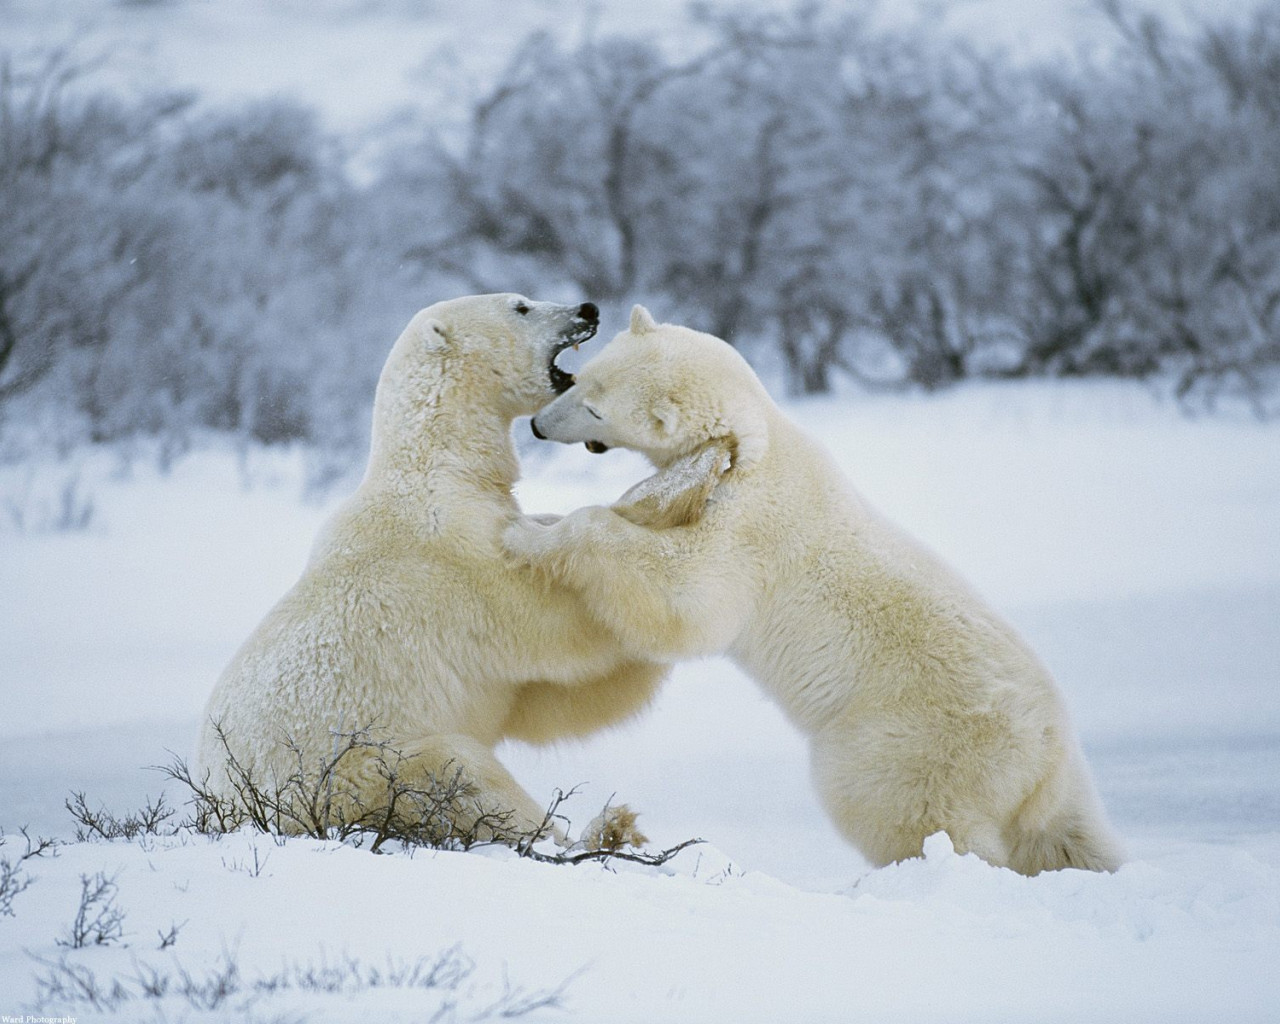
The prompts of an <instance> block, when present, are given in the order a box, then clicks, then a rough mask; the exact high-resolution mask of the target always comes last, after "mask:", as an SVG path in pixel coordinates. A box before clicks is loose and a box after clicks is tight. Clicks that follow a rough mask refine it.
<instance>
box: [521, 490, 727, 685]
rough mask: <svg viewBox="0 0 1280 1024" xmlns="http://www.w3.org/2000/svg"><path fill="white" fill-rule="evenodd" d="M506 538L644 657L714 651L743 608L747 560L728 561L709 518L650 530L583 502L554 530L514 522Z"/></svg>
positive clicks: (525, 559)
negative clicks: (578, 596) (691, 524)
mask: <svg viewBox="0 0 1280 1024" xmlns="http://www.w3.org/2000/svg"><path fill="white" fill-rule="evenodd" d="M503 544H504V545H505V546H506V548H507V551H508V553H509V554H510V555H511V556H512V557H513V558H514V559H516V560H517V561H518V562H521V563H523V564H526V565H530V566H532V567H533V568H534V569H536V570H537V571H539V572H541V573H543V574H545V575H546V576H548V577H549V578H551V579H552V580H554V581H556V582H558V583H560V584H563V585H565V586H567V587H570V588H572V589H574V590H576V591H578V592H579V593H580V594H581V595H582V596H583V599H584V600H585V601H586V604H587V607H588V609H589V611H590V612H591V614H592V615H593V616H594V617H596V618H597V619H599V620H600V621H601V622H603V623H604V624H605V625H606V626H607V627H608V628H609V629H610V630H611V631H612V632H613V633H615V634H616V635H617V636H618V638H619V639H620V640H621V641H622V642H623V644H624V645H625V646H627V647H628V648H629V649H631V650H632V651H633V652H635V653H636V654H637V655H638V656H640V657H646V658H656V659H672V660H676V659H680V658H692V657H699V656H702V655H707V654H716V653H719V652H721V651H723V650H724V649H725V648H726V647H728V645H729V644H730V643H731V642H732V641H733V639H734V638H735V637H736V636H737V635H738V633H739V632H740V630H741V628H742V624H743V622H744V621H745V618H746V616H747V613H748V611H749V600H750V594H751V593H752V588H751V587H750V586H749V585H748V582H747V579H746V577H745V573H744V566H743V565H742V564H741V563H740V562H738V561H735V560H734V559H733V558H732V552H731V551H730V550H729V544H728V540H727V536H726V533H725V531H724V529H723V527H721V528H715V527H713V526H712V525H711V524H708V523H705V522H704V523H701V524H699V525H698V526H695V527H688V528H683V529H669V530H651V529H648V528H646V527H643V526H637V525H635V524H634V523H632V522H629V521H628V520H627V519H624V518H623V517H622V516H621V515H619V514H618V513H616V512H614V511H613V510H612V509H608V508H602V507H599V506H588V507H586V508H581V509H578V510H577V511H575V512H571V513H570V514H569V515H567V516H565V517H564V519H562V520H560V522H558V523H556V524H555V525H553V526H538V525H536V524H534V523H531V522H529V521H527V520H519V521H517V522H516V523H514V524H513V525H512V526H510V527H508V529H507V531H506V533H505V534H504V535H503Z"/></svg>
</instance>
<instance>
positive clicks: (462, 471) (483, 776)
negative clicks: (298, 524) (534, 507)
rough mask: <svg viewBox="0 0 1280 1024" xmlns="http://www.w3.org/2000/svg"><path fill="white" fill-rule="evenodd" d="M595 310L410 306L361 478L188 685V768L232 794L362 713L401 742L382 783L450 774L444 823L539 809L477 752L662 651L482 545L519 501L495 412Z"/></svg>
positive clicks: (638, 697)
mask: <svg viewBox="0 0 1280 1024" xmlns="http://www.w3.org/2000/svg"><path fill="white" fill-rule="evenodd" d="M598 322H599V313H598V311H597V309H596V307H595V306H594V305H592V304H590V303H585V304H583V305H581V306H560V305H554V304H551V303H546V302H532V301H530V300H528V299H525V298H522V297H520V296H517V295H480V296H471V297H467V298H461V299H455V300H452V301H449V302H441V303H438V304H436V305H433V306H431V307H429V308H427V309H424V310H422V311H421V312H420V313H418V314H417V315H416V316H415V317H414V318H413V320H412V321H411V322H410V323H409V325H408V327H407V328H406V329H405V330H404V332H403V333H402V334H401V335H400V338H399V340H397V341H396V343H395V346H394V348H393V349H392V351H391V354H390V356H389V357H388V359H387V362H386V366H385V367H384V369H383V371H382V375H381V378H380V379H379V382H378V389H377V395H376V398H375V401H374V415H373V436H372V448H371V451H370V455H369V463H368V468H367V470H366V472H365V476H364V479H363V481H362V482H361V483H360V486H359V488H358V489H357V490H356V492H355V493H354V495H353V496H352V497H351V498H349V499H348V500H347V501H346V502H345V503H344V504H343V505H342V506H341V507H340V508H339V509H338V510H337V512H336V513H335V514H334V516H333V517H332V518H331V519H330V520H329V522H328V523H327V524H326V526H325V527H324V529H323V531H322V532H321V534H320V536H319V538H318V539H317V540H316V542H315V546H314V548H313V550H312V553H311V558H310V561H309V562H308V564H307V567H306V569H305V571H304V572H303V574H302V578H301V579H300V580H299V581H298V582H297V584H295V585H294V587H293V588H292V589H291V590H290V591H289V592H288V593H287V594H285V596H284V597H283V598H281V599H280V601H279V603H278V604H277V605H276V606H275V607H274V608H273V609H272V610H271V612H270V613H269V614H268V615H267V617H266V618H265V619H264V620H263V622H262V623H261V624H260V625H259V626H258V628H257V629H256V630H255V631H254V633H253V635H252V636H250V637H249V639H248V640H247V641H246V642H245V644H244V645H243V646H242V647H241V648H240V650H239V652H238V653H237V654H236V655H235V657H234V658H233V660H232V661H231V663H230V665H228V667H227V668H226V670H225V672H224V673H223V675H222V677H221V679H220V680H219V682H218V684H217V686H216V688H215V690H214V692H213V694H212V696H211V697H210V699H209V703H208V708H207V711H206V713H205V718H204V724H203V729H202V733H201V737H200V741H199V749H198V754H197V772H198V773H199V774H200V775H201V776H203V777H205V778H207V780H208V784H209V786H210V787H211V788H212V789H213V790H214V792H216V793H218V794H219V795H220V796H222V797H224V798H225V799H227V800H230V801H231V802H232V803H234V802H235V801H236V800H237V798H238V794H237V792H236V790H237V785H236V784H237V779H236V778H235V777H234V776H236V775H237V774H238V773H240V772H241V771H244V772H249V773H251V774H252V775H253V776H254V778H255V779H257V780H260V781H262V782H266V783H267V784H271V783H272V781H273V780H274V782H275V784H276V785H279V784H280V783H281V781H282V780H285V779H288V778H289V777H290V775H291V774H293V773H296V772H297V771H299V770H300V769H301V770H303V771H318V766H319V765H320V764H322V763H323V762H324V761H325V760H326V759H331V758H332V755H333V752H334V750H335V749H337V748H338V746H339V745H340V744H341V743H343V742H345V741H343V740H342V736H343V735H344V734H351V733H353V732H355V731H356V730H360V729H364V728H366V727H371V726H372V727H374V729H375V730H376V736H377V737H378V738H379V739H380V740H381V741H382V742H383V743H385V745H386V748H385V749H389V750H393V751H396V752H397V753H398V755H403V756H404V758H405V759H404V760H403V761H402V762H399V771H400V782H401V783H403V784H407V785H409V786H412V787H414V788H417V789H419V790H423V791H429V790H431V789H432V788H433V787H434V786H435V785H436V784H437V783H440V782H443V781H445V780H447V779H450V778H452V777H453V776H454V773H456V772H460V773H461V775H460V779H461V781H462V783H463V785H464V787H465V792H466V793H467V794H468V795H469V796H470V797H471V800H470V801H469V804H470V806H471V808H472V810H473V811H474V816H473V822H472V824H471V825H468V824H467V823H466V822H462V823H460V824H459V829H460V830H461V831H463V832H465V831H467V829H468V828H472V827H474V820H476V819H482V818H483V819H486V820H489V821H491V822H492V821H494V820H501V821H503V822H504V823H505V824H504V828H505V830H506V831H507V832H508V833H510V834H515V835H518V834H527V833H529V832H530V831H531V830H534V829H536V828H538V827H539V826H540V825H541V824H542V822H543V819H544V811H543V809H542V808H541V806H540V805H539V804H537V803H536V802H535V801H534V800H533V799H532V797H530V796H529V795H528V794H527V793H526V792H525V791H524V790H523V789H522V788H521V787H520V786H519V785H518V784H517V783H516V781H515V779H513V778H512V777H511V775H510V774H509V773H508V772H507V770H506V769H505V768H504V767H503V766H502V765H501V764H500V763H499V762H498V761H497V759H496V758H495V757H494V755H493V748H494V746H495V745H496V744H497V743H498V742H499V741H500V740H502V739H504V738H507V737H512V738H516V739H522V740H527V741H530V742H547V741H550V740H553V739H556V738H558V737H563V736H574V735H581V734H584V733H587V732H591V731H593V730H595V729H598V728H601V727H603V726H605V725H608V724H611V723H613V722H617V721H619V720H621V719H624V718H626V717H628V716H629V715H631V714H634V713H635V712H637V711H639V710H640V709H641V708H643V707H644V706H645V705H646V704H647V703H648V702H649V700H650V698H651V697H652V695H653V693H654V692H655V689H656V687H657V686H658V684H659V683H660V682H661V680H662V679H663V677H664V675H665V671H666V666H664V665H660V664H655V663H653V662H652V661H650V660H648V659H646V658H644V657H642V656H638V655H635V654H632V653H628V652H627V651H626V650H624V648H623V647H622V646H621V645H620V644H619V642H618V640H617V639H616V638H615V637H613V636H612V635H611V634H610V633H609V632H608V630H606V629H604V628H603V627H602V626H601V625H600V623H599V621H598V620H597V619H595V618H594V617H593V616H592V615H591V614H590V613H589V611H590V610H589V607H588V605H587V604H586V603H585V601H584V600H583V598H582V596H581V595H580V594H578V593H577V592H576V591H574V590H571V589H569V588H567V587H557V586H551V587H548V586H547V585H546V583H545V581H543V580H541V579H539V578H537V577H536V576H535V574H533V573H532V572H530V571H528V570H527V569H523V570H522V569H519V568H516V567H512V566H510V565H509V564H507V562H506V561H505V559H504V554H503V551H502V548H501V537H502V532H503V529H504V528H505V527H506V526H507V525H508V524H510V523H511V522H513V521H515V520H516V519H517V518H518V517H519V514H520V512H519V508H518V507H517V505H516V502H515V499H514V498H513V496H512V493H511V489H512V485H513V484H514V483H515V480H516V477H517V473H518V464H517V461H516V456H515V451H514V448H513V446H512V443H511V437H510V427H511V422H512V420H513V419H515V417H517V416H521V415H528V414H530V413H532V412H534V411H535V410H537V409H538V408H539V407H541V406H542V405H545V404H546V403H547V402H548V401H549V400H550V399H551V398H553V397H555V395H556V394H557V393H559V392H561V391H563V390H564V389H565V388H567V387H568V386H569V384H570V383H571V380H572V378H570V377H569V375H568V374H566V373H565V372H564V371H562V370H561V369H560V368H559V367H557V366H556V365H555V359H556V356H557V355H558V353H559V352H561V351H562V350H563V349H565V348H566V347H568V346H570V345H577V344H578V343H580V342H582V341H585V340H587V339H589V338H590V337H592V336H593V335H594V334H595V331H596V326H597V324H598ZM385 770H386V765H385V762H384V763H383V764H381V765H380V764H379V751H378V750H377V749H376V748H372V747H369V746H365V745H361V746H359V747H358V748H357V749H355V750H353V751H351V752H350V756H349V757H347V758H345V759H344V761H343V763H342V766H341V771H342V774H343V777H342V778H341V779H340V780H338V783H339V784H338V786H337V789H338V797H339V800H340V802H343V801H344V802H345V805H344V806H341V807H339V808H337V809H336V811H337V813H339V814H341V815H344V816H345V817H346V820H351V818H352V817H353V816H356V815H359V814H367V813H370V812H376V811H378V810H380V809H384V808H385V807H386V805H387V803H388V780H387V779H386V778H385V777H384V776H383V775H382V774H380V773H381V772H382V771H385ZM239 781H243V777H241V779H240V780H239ZM315 781H316V780H313V783H314V782H315ZM320 783H321V785H322V786H323V788H325V789H326V790H328V791H329V792H326V793H325V794H324V797H325V799H326V800H328V799H330V797H331V796H332V792H331V791H332V789H333V785H332V783H330V782H329V781H328V780H320ZM495 815H496V816H498V818H497V819H494V817H493V816H495ZM285 824H286V826H287V825H288V823H285Z"/></svg>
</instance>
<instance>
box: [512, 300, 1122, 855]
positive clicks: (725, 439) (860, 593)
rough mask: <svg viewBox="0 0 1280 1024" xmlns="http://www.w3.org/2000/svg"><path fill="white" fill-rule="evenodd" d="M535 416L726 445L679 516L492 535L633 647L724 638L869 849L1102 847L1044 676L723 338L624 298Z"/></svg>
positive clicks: (657, 449)
mask: <svg viewBox="0 0 1280 1024" xmlns="http://www.w3.org/2000/svg"><path fill="white" fill-rule="evenodd" d="M536 422H537V424H538V428H539V429H540V431H541V432H542V433H543V434H544V435H545V436H547V437H549V438H551V439H553V440H558V441H563V442H576V441H596V442H601V443H603V444H607V445H620V446H624V447H629V448H633V449H636V450H638V451H641V452H643V453H645V454H646V455H647V456H648V457H649V458H650V460H651V461H652V462H653V463H654V464H655V465H656V466H658V467H659V468H660V469H667V468H670V469H671V470H673V471H675V472H676V473H677V474H678V475H679V476H680V478H681V480H682V481H685V478H686V477H687V475H688V473H689V471H690V467H691V466H692V465H694V464H695V463H696V464H701V465H703V466H705V467H707V468H708V471H709V472H712V473H714V474H717V475H718V473H719V469H720V462H719V460H718V459H716V458H714V457H713V458H703V459H701V460H700V461H699V455H698V452H699V450H700V449H702V448H705V447H707V446H710V447H712V448H724V449H725V450H728V451H730V452H732V453H733V456H734V457H733V466H732V468H731V469H730V470H729V471H728V472H727V473H726V474H724V475H723V477H722V478H721V479H719V482H718V485H717V486H716V487H715V489H714V490H713V491H712V492H711V496H710V499H709V501H708V502H707V504H706V508H705V514H704V515H703V516H702V517H701V518H700V519H696V520H695V521H693V522H691V523H690V524H689V525H685V526H680V527H678V528H673V529H663V530H654V529H650V528H646V527H645V526H643V525H637V524H636V523H635V522H634V521H629V520H628V519H627V518H625V517H624V516H623V515H621V514H619V513H618V512H615V511H613V510H610V509H604V508H594V507H593V508H586V509H580V510H578V511H576V512H574V513H572V514H571V515H569V516H566V517H565V518H564V519H563V520H561V521H559V522H557V523H555V524H554V525H550V526H546V525H538V524H534V523H520V524H516V525H514V526H513V527H512V528H510V529H509V530H508V531H507V534H506V538H505V541H506V544H507V546H508V548H509V549H510V550H511V551H512V552H513V553H515V554H516V555H518V556H519V557H520V558H521V559H523V561H524V562H526V563H528V564H532V565H535V566H537V567H538V568H540V569H541V570H543V571H544V572H546V573H547V574H548V576H549V578H550V579H552V580H554V581H556V582H557V583H561V584H566V585H568V586H570V587H573V588H576V589H577V590H579V591H580V592H581V593H582V594H583V595H584V596H585V597H586V599H587V601H588V603H589V604H590V606H591V607H592V609H593V611H594V613H595V614H597V615H599V616H600V617H601V618H602V619H603V620H604V621H605V622H607V623H608V624H609V625H610V627H611V628H612V629H613V630H614V631H615V632H616V633H617V634H618V635H619V636H620V637H622V638H623V639H624V640H625V641H626V642H628V643H629V644H630V645H631V646H632V648H633V650H634V651H635V652H636V653H637V656H640V655H641V654H644V655H646V656H650V657H657V658H683V657H691V656H695V655H703V654H710V653H713V652H727V653H728V654H729V655H730V657H732V658H733V659H734V661H736V662H737V663H738V664H739V665H740V666H741V667H742V668H743V670H744V671H746V672H747V673H748V674H749V675H751V676H752V677H753V678H754V679H756V680H757V681H758V682H759V683H760V685H761V686H763V687H764V689H765V690H767V691H768V692H769V693H770V694H771V695H772V696H773V698H774V699H775V700H776V701H777V702H778V704H779V705H780V706H781V707H782V708H783V710H784V711H785V712H786V714H787V715H788V717H789V718H790V719H791V721H792V722H794V723H795V725H796V726H797V727H799V728H800V729H801V730H803V731H804V732H805V733H806V734H807V735H808V736H809V738H810V749H811V758H812V769H813V780H814V784H815V786H816V787H817V790H818V793H819V794H820V796H821V799H822V801H823V803H824V806H825V807H826V809H827V811H828V813H829V814H830V816H831V818H832V820H833V821H834V822H835V824H836V825H837V826H838V827H839V828H840V830H841V831H842V832H843V834H844V835H845V836H846V837H847V838H848V839H849V840H850V841H851V842H852V843H853V844H854V845H856V846H857V847H858V849H859V850H861V851H862V852H863V854H864V855H866V856H867V857H868V858H869V859H870V860H872V861H873V862H874V863H877V864H885V863H888V862H891V861H894V860H899V859H901V858H904V857H911V856H917V855H919V854H920V852H921V846H922V843H923V841H924V840H925V838H926V837H928V836H929V835H931V834H933V833H934V832H937V831H940V830H945V831H947V832H948V833H949V834H950V836H951V838H952V840H953V841H954V843H955V845H956V848H957V849H958V850H960V851H962V852H964V851H973V852H976V853H978V854H980V855H981V856H982V857H984V858H986V859H987V860H989V861H991V862H992V863H994V864H999V865H1007V866H1010V867H1013V868H1015V869H1017V870H1018V871H1021V872H1024V873H1027V874H1034V873H1036V872H1039V871H1042V870H1046V869H1051V868H1061V867H1068V866H1074V867H1083V868H1091V869H1095V870H1100V869H1106V870H1110V869H1114V868H1115V867H1116V866H1117V865H1118V864H1119V863H1120V859H1121V858H1120V853H1119V850H1118V847H1117V845H1116V843H1115V841H1114V839H1113V837H1112V835H1111V832H1110V829H1109V828H1108V826H1107V824H1106V821H1105V819H1104V817H1103V814H1102V811H1101V808H1100V805H1099V802H1098V800H1097V797H1096V796H1095V793H1094V789H1093V786H1092V783H1091V782H1090V779H1089V776H1088V771H1087V768H1086V766H1085V763H1084V760H1083V757H1082V755H1081V753H1080V749H1079V746H1078V744H1077V741H1076V738H1075V736H1074V734H1073V731H1072V728H1071V725H1070V723H1069V721H1068V718H1067V713H1066V711H1065V709H1064V707H1063V704H1062V701H1061V699H1060V696H1059V694H1058V692H1057V690H1056V688H1055V686H1054V683H1053V681H1052V679H1051V678H1050V676H1049V674H1048V672H1047V671H1046V670H1045V669H1044V667H1043V666H1042V665H1041V664H1040V663H1039V662H1038V661H1037V659H1036V658H1035V656H1034V655H1033V654H1032V652H1031V651H1030V650H1029V649H1028V648H1027V646H1026V645H1025V644H1024V643H1023V642H1022V640H1021V639H1020V638H1019V637H1018V636H1017V635H1016V634H1015V632H1014V631H1013V629H1012V628H1011V627H1010V626H1009V625H1007V624H1006V623H1005V622H1004V621H1003V620H1002V619H1001V618H1000V617H999V616H997V615H996V614H995V613H994V612H993V611H991V610H990V609H989V608H988V607H987V606H986V605H985V604H984V603H983V602H982V601H981V600H980V599H979V598H978V597H977V596H976V595H975V594H974V593H973V592H972V591H970V589H969V588H968V587H967V586H966V585H965V584H964V582H962V581H961V580H960V579H959V578H958V577H957V576H956V575H955V573H954V572H952V571H951V570H950V569H948V568H947V567H946V566H945V565H943V564H942V563H941V562H940V561H939V560H938V559H937V558H935V557H934V556H933V555H932V554H931V553H929V552H928V551H926V550H925V549H924V548H922V547H921V546H920V545H919V544H917V543H916V542H914V541H913V540H911V539H910V538H908V537H907V536H905V535H904V534H903V533H902V532H900V531H899V530H898V529H896V528H895V527H894V526H892V525H891V524H890V523H888V522H886V521H885V520H884V519H883V518H881V517H880V516H879V515H878V514H876V512H875V511H873V510H872V509H871V508H870V507H868V505H867V504H866V502H865V501H863V499H862V498H861V497H860V496H859V495H858V494H857V493H856V492H855V491H854V490H852V489H851V488H850V487H849V486H847V485H846V484H845V483H844V481H843V480H842V479H841V476H840V473H839V471H838V470H837V468H836V467H835V466H834V465H833V464H832V462H831V461H830V459H829V458H828V457H827V455H826V454H825V453H824V452H823V450H822V449H821V448H820V447H819V446H818V445H817V444H815V443H814V442H813V441H811V440H810V439H809V438H808V437H806V436H805V435H803V434H802V433H801V432H800V431H799V430H798V429H797V428H796V427H795V426H794V425H793V424H792V423H791V422H789V421H788V420H787V418H786V417H785V416H784V415H783V414H782V412H781V411H780V410H779V409H778V407H777V406H776V405H775V404H774V403H773V402H772V401H771V400H770V398H769V396H768V395H767V393H766V392H765V389H764V388H763V386H762V385H761V384H760V382H759V380H758V379H757V378H756V376H755V374H754V373H753V372H752V370H751V369H750V367H749V366H748V365H747V363H746V362H745V361H744V360H743V359H742V358H741V356H739V355H738V354H737V353H736V352H735V351H734V350H733V349H732V348H730V346H728V345H726V344H725V343H724V342H722V341H720V340H718V339H716V338H712V337H710V336H708V335H704V334H699V333H697V332H694V331H691V330H687V329H685V328H680V327H673V326H659V325H657V324H656V323H654V321H653V319H652V317H650V316H649V315H648V313H647V312H646V311H644V310H642V309H641V310H637V312H636V313H635V314H633V316H632V323H631V330H630V331H629V332H625V333H623V334H621V335H619V336H618V337H617V338H616V339H615V340H614V341H612V342H611V343H610V344H609V345H608V346H606V347H605V348H604V349H603V350H602V351H601V352H600V353H599V354H598V355H596V356H595V358H593V359H592V360H591V361H590V362H588V363H587V365H586V366H584V367H583V368H582V370H581V371H579V373H578V376H577V384H576V385H575V386H574V387H573V388H572V389H570V390H569V391H567V392H566V393H565V394H564V395H562V396H561V397H560V398H558V399H557V400H556V401H555V402H553V403H551V404H550V405H549V406H548V407H547V408H546V409H544V410H542V411H541V412H539V413H538V415H537V417H536ZM682 485H683V484H682ZM658 489H660V488H658Z"/></svg>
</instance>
